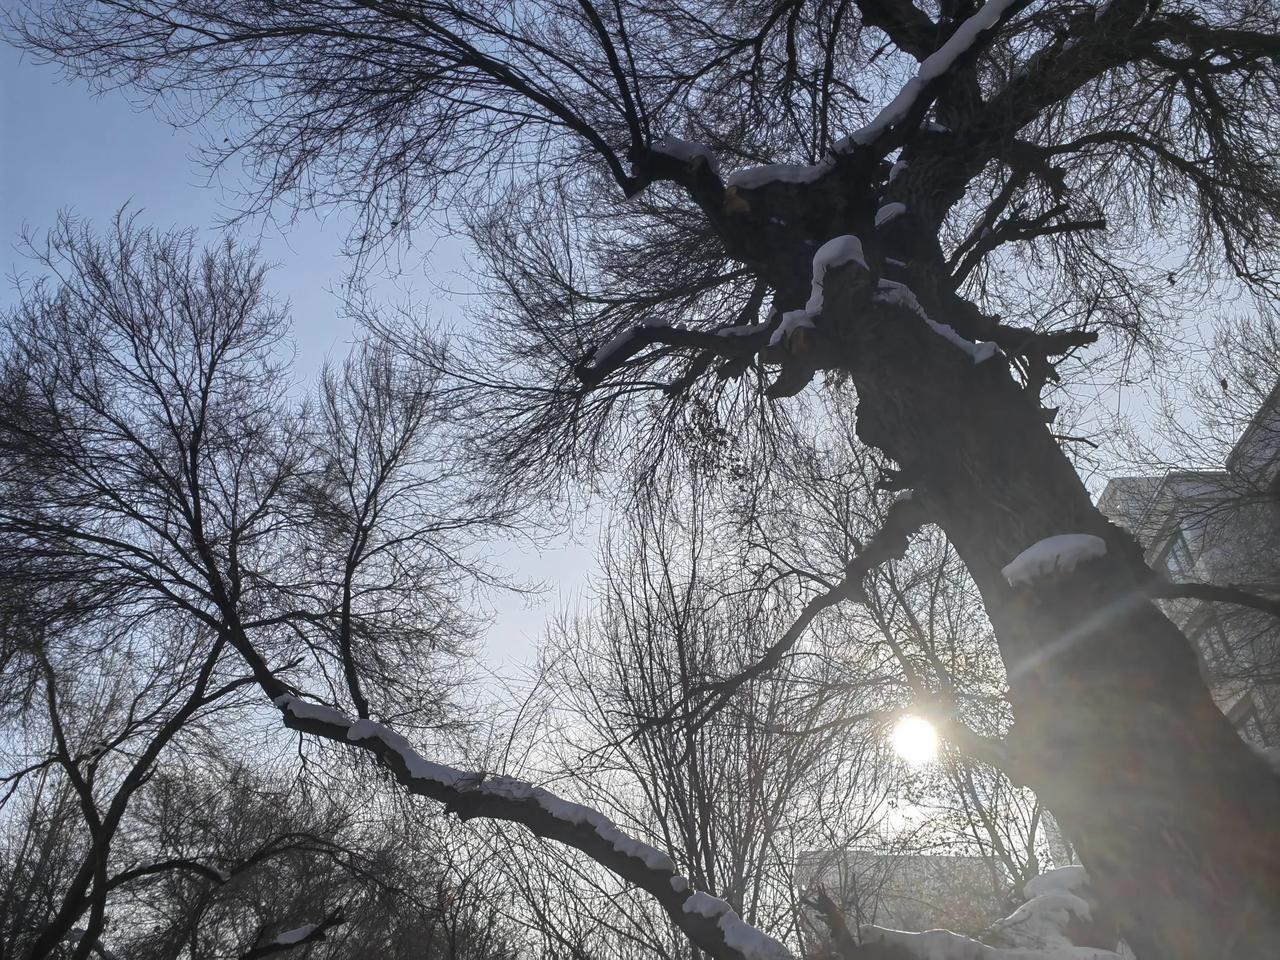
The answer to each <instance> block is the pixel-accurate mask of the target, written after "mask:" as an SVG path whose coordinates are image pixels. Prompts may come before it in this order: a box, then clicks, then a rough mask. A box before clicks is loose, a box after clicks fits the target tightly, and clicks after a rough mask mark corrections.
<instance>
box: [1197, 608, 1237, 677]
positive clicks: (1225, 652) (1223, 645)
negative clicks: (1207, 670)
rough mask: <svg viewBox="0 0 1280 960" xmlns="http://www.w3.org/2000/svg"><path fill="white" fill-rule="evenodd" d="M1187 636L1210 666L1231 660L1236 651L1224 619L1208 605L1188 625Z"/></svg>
mask: <svg viewBox="0 0 1280 960" xmlns="http://www.w3.org/2000/svg"><path fill="white" fill-rule="evenodd" d="M1187 638H1188V639H1189V640H1190V641H1191V643H1192V645H1193V646H1194V647H1195V648H1196V651H1197V652H1198V653H1199V654H1200V656H1201V658H1202V659H1203V660H1204V662H1205V663H1206V664H1208V665H1210V666H1217V665H1219V664H1222V663H1224V662H1226V661H1229V660H1230V659H1231V655H1232V654H1233V653H1234V652H1235V651H1234V649H1233V648H1232V645H1231V641H1230V640H1228V639H1227V632H1226V631H1225V630H1224V629H1223V628H1222V621H1221V620H1219V619H1218V615H1217V614H1216V613H1215V612H1214V611H1213V609H1212V608H1211V607H1209V606H1207V605H1206V606H1205V607H1203V608H1202V609H1201V610H1200V611H1199V612H1198V613H1197V614H1196V616H1195V619H1193V620H1192V621H1191V623H1190V624H1188V625H1187Z"/></svg>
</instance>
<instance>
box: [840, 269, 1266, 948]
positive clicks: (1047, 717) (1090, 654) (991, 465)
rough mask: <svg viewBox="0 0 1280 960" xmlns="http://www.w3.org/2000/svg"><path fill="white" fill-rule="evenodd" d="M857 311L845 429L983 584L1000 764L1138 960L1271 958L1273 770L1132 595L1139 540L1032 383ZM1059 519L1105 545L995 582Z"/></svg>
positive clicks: (1139, 586)
mask: <svg viewBox="0 0 1280 960" xmlns="http://www.w3.org/2000/svg"><path fill="white" fill-rule="evenodd" d="M848 286H849V285H847V284H841V285H840V287H848ZM842 296H844V297H845V299H844V300H843V302H842V301H841V297H842ZM828 308H829V309H830V308H835V309H838V310H840V311H841V312H842V315H846V316H847V315H848V314H847V313H844V311H847V310H852V309H854V303H853V301H852V298H851V297H849V296H847V291H846V294H841V293H837V295H836V298H835V302H829V305H828ZM859 313H860V315H859V316H858V318H857V322H856V323H854V324H850V325H849V327H850V328H851V332H850V333H849V334H848V337H849V342H848V343H847V344H845V345H843V346H844V348H845V349H847V350H848V353H847V365H848V368H849V370H850V372H851V374H852V376H853V379H854V383H855V385H856V387H857V391H858V396H859V405H858V432H859V435H860V436H861V437H862V438H863V439H864V440H866V441H867V442H869V443H871V444H873V445H875V446H877V447H879V448H880V449H882V450H883V451H884V452H885V453H887V454H888V455H889V456H891V457H893V458H894V459H895V460H896V461H898V463H899V464H900V466H901V467H902V469H903V470H904V472H905V474H906V476H908V477H910V478H911V480H912V482H913V485H914V488H915V490H916V491H917V496H919V497H921V498H922V499H923V501H924V504H925V506H926V509H927V510H928V511H929V513H930V515H931V516H932V517H933V518H934V519H936V521H937V522H938V523H939V525H940V526H941V527H942V528H943V530H944V531H945V532H946V534H947V536H948V537H949V538H950V540H951V542H952V543H953V544H954V545H955V547H956V550H957V551H958V552H959V554H960V556H961V557H962V558H963V560H964V562H965V564H966V565H967V567H968V569H969V572H970V574H971V575H972V577H973V579H974V581H975V582H976V584H977V586H978V588H979V590H980V591H981V593H982V597H983V600H984V602H985V604H986V609H987V612H988V614H989V615H990V617H991V621H992V624H993V626H994V628H995V632H996V636H997V639H998V642H999V647H1000V651H1001V655H1002V658H1003V660H1004V664H1005V667H1006V670H1007V672H1008V677H1009V696H1010V700H1011V702H1012V705H1013V709H1014V717H1015V722H1014V728H1013V731H1012V733H1011V735H1010V746H1011V751H1012V755H1013V758H1014V765H1015V769H1016V772H1017V775H1018V778H1019V779H1020V780H1021V781H1023V782H1025V783H1026V784H1027V785H1028V786H1030V787H1032V788H1033V789H1035V790H1036V792H1037V793H1038V794H1039V796H1040V797H1041V799H1042V800H1043V801H1044V803H1045V804H1046V805H1047V806H1048V807H1049V809H1050V810H1052V811H1053V813H1054V815H1055V816H1056V817H1057V819H1058V821H1059V823H1060V824H1061V825H1062V827H1063V829H1064V831H1065V832H1066V833H1067V835H1068V837H1069V838H1070V839H1071V841H1072V842H1073V843H1074V845H1075V846H1076V849H1077V850H1078V851H1079V853H1080V856H1081V859H1082V861H1083V862H1084V864H1085V866H1086V868H1087V869H1088V870H1089V874H1090V877H1091V879H1092V881H1093V884H1094V886H1095V888H1096V890H1097V892H1098V894H1099V896H1100V899H1101V900H1102V901H1103V902H1106V903H1111V904H1114V905H1115V906H1116V912H1117V914H1118V915H1119V916H1120V923H1121V928H1122V931H1123V935H1124V937H1125V939H1126V940H1127V941H1128V943H1129V944H1130V946H1132V947H1133V948H1134V950H1135V951H1136V952H1137V954H1138V956H1139V957H1140V958H1141V960H1206V958H1210V957H1230V958H1232V960H1264V958H1269V960H1274V958H1276V957H1280V777H1277V776H1276V775H1275V774H1273V773H1272V772H1271V770H1270V769H1269V768H1268V767H1267V765H1266V764H1265V763H1264V762H1263V760H1262V759H1261V758H1260V757H1259V756H1258V755H1257V754H1255V753H1254V751H1253V750H1251V749H1250V748H1249V747H1248V746H1247V745H1246V744H1245V743H1244V742H1243V741H1242V740H1241V739H1240V737H1239V736H1238V735H1237V734H1236V732H1235V730H1233V729H1232V727H1231V725H1230V723H1229V722H1228V721H1227V719H1226V718H1225V717H1224V716H1223V715H1222V713H1221V712H1220V711H1219V710H1218V709H1217V707H1216V706H1215V705H1214V703H1213V701H1212V699H1211V698H1210V695H1209V691H1208V689H1207V687H1206V685H1205V683H1204V681H1203V680H1202V678H1201V676H1200V673H1199V670H1198V668H1197V662H1196V658H1195V655H1194V653H1193V651H1192V648H1191V646H1190V644H1189V642H1188V641H1187V639H1186V638H1185V637H1184V636H1183V635H1182V633H1181V632H1180V631H1179V630H1178V629H1177V628H1176V627H1175V626H1174V625H1173V624H1172V623H1171V622H1170V621H1169V620H1168V619H1167V618H1166V617H1165V616H1164V615H1163V614H1162V613H1161V612H1160V611H1159V609H1158V608H1157V607H1156V606H1155V605H1154V604H1153V603H1152V602H1151V601H1150V600H1149V599H1148V594H1147V591H1146V589H1145V586H1146V584H1145V579H1146V576H1145V573H1146V566H1145V563H1144V562H1143V558H1142V551H1141V549H1140V548H1139V547H1138V545H1137V544H1136V542H1135V541H1134V540H1133V538H1132V537H1131V536H1130V535H1129V534H1128V533H1127V532H1126V531H1124V530H1122V529H1120V528H1119V527H1116V526H1115V525H1113V524H1111V523H1110V522H1109V521H1108V520H1107V519H1106V518H1105V517H1104V516H1103V515H1102V514H1101V513H1100V512H1099V511H1098V510H1097V508H1096V507H1094V505H1093V503H1092V501H1091V499H1090V497H1089V495H1088V492H1087V490H1086V489H1085V487H1084V484H1083V482H1082V481H1081V480H1080V477H1079V475H1078V474H1077V473H1076V471H1075V469H1074V467H1073V466H1072V465H1071V463H1070V462H1069V461H1068V459H1067V458H1066V456H1065V455H1064V454H1063V452H1062V450H1061V449H1060V447H1059V446H1058V444H1057V443H1056V442H1055V441H1054V440H1053V438H1052V437H1051V436H1050V434H1049V430H1048V427H1047V425H1046V424H1045V422H1044V419H1043V417H1042V416H1041V411H1040V406H1039V401H1038V397H1036V396H1033V395H1031V394H1028V393H1025V392H1023V391H1022V389H1021V388H1020V387H1019V386H1018V385H1017V384H1016V383H1015V382H1014V381H1013V379H1012V377H1011V375H1010V373H1009V370H1008V367H1007V365H1006V364H1005V363H1004V362H1003V361H1002V360H1001V359H1000V358H999V357H996V358H993V359H991V360H988V361H986V362H985V363H981V364H974V363H973V361H972V358H971V357H970V356H969V355H968V354H966V353H964V352H963V351H961V350H958V349H956V348H955V346H954V345H953V344H951V343H949V342H948V341H947V340H945V339H943V338H942V337H940V336H937V335H936V334H935V333H934V332H933V331H932V330H930V329H929V328H928V327H927V326H926V325H925V324H924V323H923V322H922V321H921V319H920V318H919V317H918V316H916V315H915V314H913V313H911V312H909V311H906V310H901V309H897V308H892V307H889V308H884V309H876V310H875V311H874V313H873V314H872V315H868V314H867V313H866V311H865V307H863V308H862V310H861V311H859ZM1063 533H1085V534H1093V535H1096V536H1098V537H1101V538H1102V539H1103V540H1104V541H1105V542H1106V544H1107V555H1106V556H1105V557H1103V558H1100V559H1098V560H1095V561H1091V562H1088V563H1085V564H1083V565H1081V566H1080V567H1079V568H1078V569H1077V570H1076V571H1075V572H1074V573H1070V574H1058V575H1054V576H1050V577H1046V578H1043V579H1040V580H1037V581H1035V582H1034V583H1032V584H1030V585H1028V586H1022V587H1016V588H1015V587H1011V586H1010V585H1009V584H1008V583H1007V582H1006V580H1005V578H1004V576H1003V574H1002V573H1001V568H1002V567H1004V566H1005V565H1006V564H1008V563H1009V562H1010V561H1011V560H1012V559H1013V558H1014V557H1015V556H1017V554H1018V553H1020V552H1021V551H1022V550H1023V549H1025V548H1026V547H1028V546H1030V545H1031V544H1033V543H1035V542H1037V541H1038V540H1041V539H1042V538H1045V537H1049V536H1053V535H1055V534H1063Z"/></svg>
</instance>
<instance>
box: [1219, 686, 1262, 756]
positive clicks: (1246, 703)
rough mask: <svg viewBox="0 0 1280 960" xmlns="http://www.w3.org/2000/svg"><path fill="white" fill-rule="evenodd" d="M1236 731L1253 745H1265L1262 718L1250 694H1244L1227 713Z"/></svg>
mask: <svg viewBox="0 0 1280 960" xmlns="http://www.w3.org/2000/svg"><path fill="white" fill-rule="evenodd" d="M1228 719H1230V721H1231V723H1232V724H1233V725H1234V726H1235V728H1236V731H1237V732H1238V733H1239V734H1240V736H1241V737H1242V738H1244V739H1245V740H1246V741H1248V742H1249V743H1252V744H1254V745H1255V746H1259V747H1265V746H1267V736H1266V734H1265V733H1264V732H1263V729H1262V718H1261V717H1260V716H1259V715H1258V705H1257V704H1256V703H1254V702H1253V695H1252V694H1245V696H1244V699H1242V700H1241V701H1240V702H1239V703H1238V704H1236V706H1235V708H1234V709H1233V710H1232V711H1231V713H1230V714H1229V715H1228Z"/></svg>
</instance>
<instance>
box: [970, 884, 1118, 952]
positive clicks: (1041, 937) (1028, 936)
mask: <svg viewBox="0 0 1280 960" xmlns="http://www.w3.org/2000/svg"><path fill="white" fill-rule="evenodd" d="M1092 919H1093V911H1092V910H1090V909H1089V904H1088V903H1087V902H1086V901H1085V900H1084V899H1083V898H1082V897H1078V896H1076V895H1075V894H1074V893H1067V892H1065V891H1061V890H1059V891H1054V892H1053V893H1042V894H1040V895H1039V896H1035V897H1032V898H1031V899H1030V900H1028V901H1027V902H1026V903H1024V904H1022V906H1020V907H1018V909H1017V910H1015V911H1013V913H1011V914H1010V915H1009V916H1007V917H1005V918H1004V919H1003V920H999V921H997V922H996V923H994V924H992V926H991V930H990V932H991V933H992V934H994V935H997V936H999V937H1000V938H1001V940H1004V941H1006V942H1008V943H1009V944H1010V945H1012V946H1015V947H1069V946H1071V938H1070V937H1068V936H1067V928H1068V927H1069V926H1070V925H1071V923H1072V921H1073V920H1080V921H1083V922H1085V923H1088V922H1090V921H1091V920H1092Z"/></svg>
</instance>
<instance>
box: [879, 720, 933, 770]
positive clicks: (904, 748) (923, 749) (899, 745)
mask: <svg viewBox="0 0 1280 960" xmlns="http://www.w3.org/2000/svg"><path fill="white" fill-rule="evenodd" d="M890 743H892V744H893V749H894V752H895V753H897V754H898V756H899V757H901V758H902V760H903V762H905V763H906V764H907V766H909V767H923V766H924V765H925V764H926V763H929V762H931V761H932V760H933V759H934V757H936V756H937V755H938V731H937V730H935V729H933V724H931V723H930V722H929V721H928V720H925V719H924V718H923V717H912V716H905V717H903V718H902V719H901V720H899V721H898V723H897V725H896V726H895V727H894V728H893V734H892V736H891V737H890Z"/></svg>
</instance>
